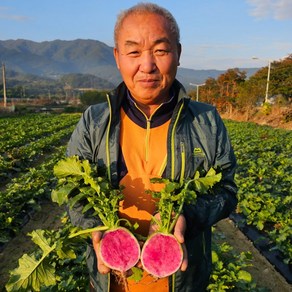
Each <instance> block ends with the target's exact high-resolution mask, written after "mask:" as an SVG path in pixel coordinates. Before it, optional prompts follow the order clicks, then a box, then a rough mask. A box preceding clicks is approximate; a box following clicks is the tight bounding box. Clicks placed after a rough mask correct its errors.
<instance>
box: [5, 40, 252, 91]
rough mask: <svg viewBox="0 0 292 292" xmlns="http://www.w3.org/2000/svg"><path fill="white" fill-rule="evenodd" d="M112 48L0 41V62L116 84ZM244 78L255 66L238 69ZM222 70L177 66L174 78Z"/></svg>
mask: <svg viewBox="0 0 292 292" xmlns="http://www.w3.org/2000/svg"><path fill="white" fill-rule="evenodd" d="M112 52H113V48H112V47H110V46H108V45H106V44H104V43H102V42H100V41H97V40H90V39H76V40H72V41H64V40H53V41H44V42H34V41H30V40H24V39H17V40H5V41H0V61H1V62H2V63H5V67H6V70H12V71H15V72H18V73H22V74H33V75H37V76H42V77H46V78H52V79H57V78H59V77H61V76H62V75H65V74H91V75H95V76H96V77H98V78H101V79H105V80H106V81H107V82H109V83H112V84H113V85H114V86H116V85H117V84H118V83H119V82H120V81H121V76H120V74H119V71H118V70H117V67H116V64H115V60H114V57H113V53H112ZM240 70H241V71H246V73H247V77H249V76H250V75H252V74H254V73H255V72H256V71H257V70H258V68H247V69H241V68H240ZM224 72H225V71H224V70H194V69H187V68H181V67H179V69H178V73H177V79H179V80H180V81H181V82H182V83H183V84H184V85H185V87H187V88H188V87H189V86H190V85H189V83H194V84H201V83H203V82H204V81H205V80H206V79H207V78H209V77H212V78H217V77H218V76H219V75H220V74H223V73H224Z"/></svg>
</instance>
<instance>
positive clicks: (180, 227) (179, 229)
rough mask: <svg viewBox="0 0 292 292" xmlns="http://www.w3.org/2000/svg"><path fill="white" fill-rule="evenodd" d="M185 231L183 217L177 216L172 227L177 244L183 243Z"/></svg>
mask: <svg viewBox="0 0 292 292" xmlns="http://www.w3.org/2000/svg"><path fill="white" fill-rule="evenodd" d="M185 231H186V219H185V216H183V215H179V217H178V220H177V222H176V225H175V227H174V236H175V237H176V238H177V240H178V242H179V243H183V242H184V235H185Z"/></svg>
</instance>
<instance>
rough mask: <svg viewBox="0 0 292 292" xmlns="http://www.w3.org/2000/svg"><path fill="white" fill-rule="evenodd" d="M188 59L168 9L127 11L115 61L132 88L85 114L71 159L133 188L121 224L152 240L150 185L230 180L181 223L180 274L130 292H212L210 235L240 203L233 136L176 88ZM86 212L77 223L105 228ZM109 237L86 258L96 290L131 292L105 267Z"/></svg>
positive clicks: (131, 285)
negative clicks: (213, 175)
mask: <svg viewBox="0 0 292 292" xmlns="http://www.w3.org/2000/svg"><path fill="white" fill-rule="evenodd" d="M180 54H181V44H180V36H179V29H178V26H177V23H176V21H175V19H174V18H173V16H172V15H171V14H170V13H169V12H168V11H167V10H165V9H164V8H161V7H159V6H157V5H155V4H151V3H142V4H137V5H135V6H134V7H132V8H130V9H128V10H126V11H124V12H122V13H121V14H120V15H119V17H118V19H117V23H116V26H115V48H114V57H115V60H116V63H117V67H118V69H119V71H120V73H121V76H122V78H123V82H122V83H121V84H120V85H119V86H118V88H117V89H116V90H115V91H113V92H112V93H111V94H110V95H109V96H108V103H103V104H98V105H94V106H91V107H89V108H88V109H87V110H86V111H85V113H84V114H83V117H82V118H81V120H80V121H79V123H78V125H77V127H76V129H75V131H74V132H73V134H72V137H71V139H70V142H69V145H68V151H67V155H69V156H70V155H78V156H80V157H81V158H83V159H88V160H90V161H92V162H94V163H96V164H97V165H98V166H99V167H100V168H104V169H106V174H107V175H108V177H109V178H110V180H111V182H112V184H113V185H115V186H118V185H122V186H124V187H125V188H124V190H123V193H124V197H125V198H124V201H123V202H122V204H121V206H120V213H119V215H120V217H121V218H127V219H129V220H130V221H131V222H133V223H135V222H138V223H139V229H138V232H139V233H140V234H141V235H144V236H147V234H148V233H149V230H151V228H152V226H150V220H151V217H152V216H153V215H154V214H155V213H156V210H155V201H154V200H153V199H152V197H151V196H150V195H149V194H148V193H145V190H149V189H152V190H159V186H157V184H151V183H150V178H152V177H167V178H169V179H171V180H176V181H179V179H180V177H185V178H189V177H193V175H194V173H195V171H196V170H201V171H207V170H208V169H209V168H211V167H214V168H216V169H220V171H221V172H222V175H223V178H222V180H221V182H220V184H218V185H216V187H215V195H207V196H202V197H200V198H199V199H198V200H197V203H196V204H195V205H187V206H185V207H184V210H183V212H182V214H181V215H180V217H179V220H178V222H177V224H176V227H175V230H174V235H175V236H176V237H177V239H178V241H179V242H180V243H181V244H182V247H183V250H184V260H183V263H182V266H181V269H180V270H179V271H178V272H177V273H175V274H174V275H173V276H171V277H168V278H163V279H153V278H152V277H151V276H150V275H147V273H146V272H144V275H143V279H142V280H141V281H140V282H138V283H135V282H134V281H131V280H128V281H127V286H128V289H129V291H151V292H154V291H159V292H164V291H179V292H181V291H205V289H206V287H207V285H208V280H209V276H210V272H211V264H212V263H211V226H212V225H213V224H214V223H216V222H218V221H219V220H221V219H222V218H225V217H227V216H228V215H229V214H230V212H232V210H233V209H234V208H235V206H236V204H237V199H236V191H237V189H236V185H235V184H234V171H235V165H236V162H235V157H234V154H233V150H232V148H231V145H230V141H229V139H228V136H227V132H226V129H225V127H224V125H223V122H222V120H221V119H220V117H219V115H218V113H217V111H216V110H215V108H214V107H212V106H210V105H206V104H202V103H198V102H195V101H192V100H190V99H189V98H188V97H187V95H186V93H185V91H184V88H183V86H182V85H181V84H180V83H179V82H178V81H177V80H176V79H175V76H176V72H177V67H178V66H179V59H180ZM160 187H161V186H160ZM81 209H82V206H77V207H75V208H74V209H72V210H70V211H69V213H70V217H71V221H72V222H73V224H75V225H78V226H81V227H83V228H89V227H94V226H96V225H99V224H100V222H99V220H98V218H92V217H91V216H90V214H85V215H83V214H82V213H81V212H80V211H81ZM155 216H159V214H156V215H155ZM101 237H102V233H101V232H95V233H93V234H92V246H89V248H88V253H87V264H88V268H89V272H90V279H91V284H92V286H93V287H94V288H93V289H95V291H124V290H123V285H121V284H119V283H118V282H117V281H115V279H114V278H113V277H111V276H110V275H111V273H110V269H109V268H108V267H107V266H105V265H104V263H103V262H102V261H101V260H100V259H99V258H98V253H97V250H98V244H99V241H100V239H101Z"/></svg>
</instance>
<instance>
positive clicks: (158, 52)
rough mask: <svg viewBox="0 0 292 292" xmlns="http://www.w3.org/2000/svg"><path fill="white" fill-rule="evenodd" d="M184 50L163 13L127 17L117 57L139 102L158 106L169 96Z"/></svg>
mask: <svg viewBox="0 0 292 292" xmlns="http://www.w3.org/2000/svg"><path fill="white" fill-rule="evenodd" d="M180 52H181V49H180V45H178V44H177V42H176V39H175V37H174V36H173V34H171V32H170V30H169V27H168V23H167V21H166V20H165V19H164V18H163V17H162V16H160V15H156V14H143V15H139V14H138V15H130V16H128V17H127V18H126V19H125V20H124V22H123V24H122V27H121V29H120V33H119V35H118V39H117V48H115V49H114V56H115V59H116V63H117V67H118V69H119V70H120V73H121V75H122V78H123V80H124V82H125V84H126V86H127V88H128V89H129V90H130V92H131V95H132V96H133V98H134V99H135V100H136V101H137V102H138V103H142V104H145V105H154V104H160V103H161V102H163V101H165V100H167V99H168V98H169V89H170V87H171V85H172V83H173V81H174V79H175V75H176V71H177V66H178V65H179V57H180Z"/></svg>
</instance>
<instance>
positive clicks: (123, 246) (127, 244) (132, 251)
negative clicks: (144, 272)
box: [99, 227, 140, 272]
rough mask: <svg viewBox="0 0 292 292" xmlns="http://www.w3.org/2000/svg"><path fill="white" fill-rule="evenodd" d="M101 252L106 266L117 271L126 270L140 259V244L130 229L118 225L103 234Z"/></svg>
mask: <svg viewBox="0 0 292 292" xmlns="http://www.w3.org/2000/svg"><path fill="white" fill-rule="evenodd" d="M99 253H100V257H101V259H102V261H103V262H104V264H105V265H106V266H108V267H109V268H111V269H113V270H116V271H120V272H126V271H127V270H129V269H131V268H132V267H134V266H135V265H136V264H137V262H138V261H139V258H140V245H139V243H138V241H137V239H136V237H135V236H134V235H133V234H132V233H131V232H130V231H129V230H128V229H126V228H124V227H117V228H115V229H111V230H107V231H106V232H105V233H104V234H103V237H102V239H101V241H100V245H99Z"/></svg>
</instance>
